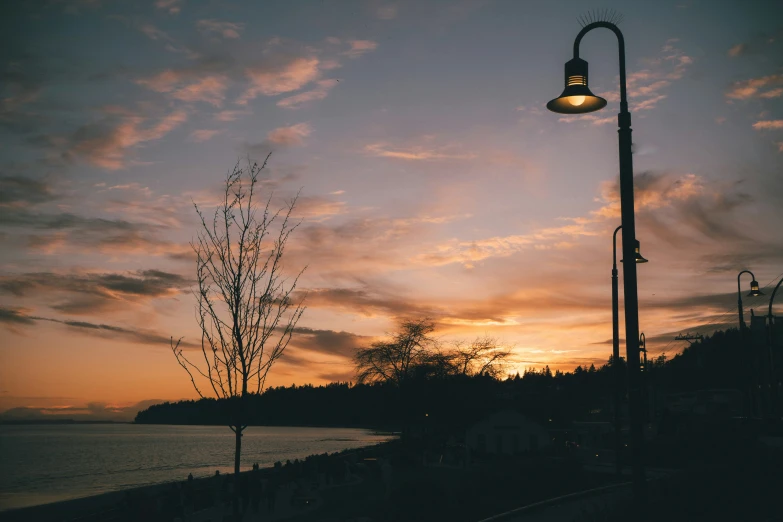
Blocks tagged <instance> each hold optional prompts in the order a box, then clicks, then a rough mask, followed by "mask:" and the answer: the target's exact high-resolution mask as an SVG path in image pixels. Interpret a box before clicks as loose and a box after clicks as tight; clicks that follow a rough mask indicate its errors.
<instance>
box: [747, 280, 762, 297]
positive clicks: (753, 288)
mask: <svg viewBox="0 0 783 522" xmlns="http://www.w3.org/2000/svg"><path fill="white" fill-rule="evenodd" d="M759 295H764V292H762V291H761V290H760V289H759V282H758V281H756V280H755V279H754V280H753V281H751V282H750V293H749V294H748V297H756V296H759Z"/></svg>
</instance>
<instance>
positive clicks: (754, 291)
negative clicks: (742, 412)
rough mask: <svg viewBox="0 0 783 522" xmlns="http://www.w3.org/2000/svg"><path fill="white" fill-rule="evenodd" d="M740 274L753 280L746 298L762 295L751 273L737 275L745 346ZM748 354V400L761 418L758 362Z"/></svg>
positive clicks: (742, 338) (743, 335)
mask: <svg viewBox="0 0 783 522" xmlns="http://www.w3.org/2000/svg"><path fill="white" fill-rule="evenodd" d="M742 274H750V277H752V278H753V280H752V281H751V282H750V293H749V294H748V297H756V296H759V295H764V294H763V293H762V292H761V290H760V289H759V283H758V281H756V276H755V275H753V272H751V271H750V270H743V271H742V272H740V273H739V274H737V309H738V310H739V334H740V343H741V344H742V345H746V342H745V339H746V336H745V330H746V328H747V327H746V326H745V318H744V317H743V314H742V288H741V286H740V278H741V277H742ZM743 347H744V346H743ZM746 351H747V350H746ZM749 353H750V360H751V371H752V372H753V376H752V377H751V381H752V382H751V387H750V397H748V399H749V400H750V406H751V412H752V413H758V414H759V416H761V397H760V394H759V389H758V384H757V383H758V382H759V375H758V373H759V372H758V362H757V361H756V354H755V353H754V351H753V350H752V349H751V350H750V351H749ZM754 406H755V407H754ZM753 410H757V411H755V412H754V411H753Z"/></svg>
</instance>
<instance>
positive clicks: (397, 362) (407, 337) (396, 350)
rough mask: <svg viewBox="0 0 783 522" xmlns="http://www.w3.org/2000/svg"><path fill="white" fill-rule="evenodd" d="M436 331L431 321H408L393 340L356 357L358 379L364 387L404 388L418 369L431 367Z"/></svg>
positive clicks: (361, 350)
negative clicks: (388, 385)
mask: <svg viewBox="0 0 783 522" xmlns="http://www.w3.org/2000/svg"><path fill="white" fill-rule="evenodd" d="M434 329H435V324H434V323H433V322H432V321H431V320H430V319H406V320H404V321H402V322H401V323H400V325H399V331H398V332H397V333H395V334H394V335H393V336H392V339H391V340H390V341H378V342H375V343H372V345H370V346H369V347H367V348H361V349H360V350H359V351H358V352H357V353H356V356H355V363H356V374H357V375H356V378H357V381H358V382H359V383H360V384H363V383H370V382H388V383H391V384H393V385H395V386H397V387H402V386H403V385H404V383H405V381H406V380H408V379H409V378H410V377H411V376H412V375H413V371H414V368H415V367H417V366H420V365H423V364H427V363H428V360H429V358H430V356H431V355H432V354H430V353H429V350H430V349H431V348H432V347H433V345H434V340H433V339H432V338H431V337H429V334H430V333H432V331H433V330H434Z"/></svg>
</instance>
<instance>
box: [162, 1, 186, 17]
mask: <svg viewBox="0 0 783 522" xmlns="http://www.w3.org/2000/svg"><path fill="white" fill-rule="evenodd" d="M184 3H185V0H155V8H156V9H160V10H161V11H168V13H169V14H179V13H180V11H182V5H183V4H184Z"/></svg>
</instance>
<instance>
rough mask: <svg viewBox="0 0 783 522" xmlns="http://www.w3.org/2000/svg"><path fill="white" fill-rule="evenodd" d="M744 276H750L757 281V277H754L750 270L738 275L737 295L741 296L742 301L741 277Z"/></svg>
mask: <svg viewBox="0 0 783 522" xmlns="http://www.w3.org/2000/svg"><path fill="white" fill-rule="evenodd" d="M742 274H750V277H752V278H753V280H754V281H755V280H756V276H754V275H753V272H751V271H750V270H743V271H742V272H740V273H739V274H737V295H739V297H740V301H742V287H741V286H740V277H741V276H742Z"/></svg>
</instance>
